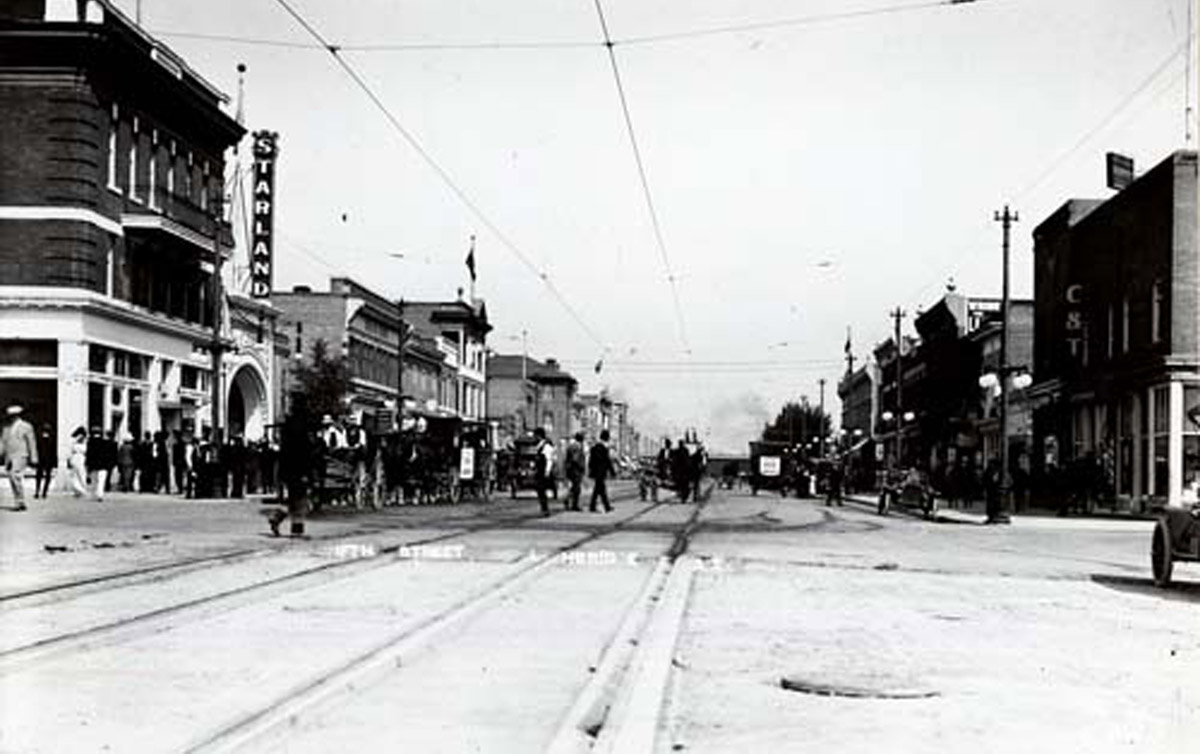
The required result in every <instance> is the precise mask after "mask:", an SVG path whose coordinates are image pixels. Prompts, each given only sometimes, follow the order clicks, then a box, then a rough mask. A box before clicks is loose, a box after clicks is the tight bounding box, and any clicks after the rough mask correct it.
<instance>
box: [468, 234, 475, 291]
mask: <svg viewBox="0 0 1200 754" xmlns="http://www.w3.org/2000/svg"><path fill="white" fill-rule="evenodd" d="M467 258H468V259H470V260H471V305H472V306H474V305H475V235H474V234H472V235H471V251H470V252H469V253H468V254H467Z"/></svg>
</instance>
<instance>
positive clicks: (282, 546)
mask: <svg viewBox="0 0 1200 754" xmlns="http://www.w3.org/2000/svg"><path fill="white" fill-rule="evenodd" d="M635 496H636V493H635V492H625V493H619V494H616V495H614V496H613V502H622V501H628V500H630V499H632V498H633V497H635ZM372 512H374V511H372ZM356 513H357V514H360V515H361V514H362V513H364V512H363V511H357V512H356ZM384 515H390V514H384ZM396 515H398V514H396ZM540 518H542V516H541V514H540V513H529V514H519V515H515V516H505V515H501V516H496V517H487V521H486V522H485V523H483V524H475V525H471V526H466V527H464V526H462V524H469V522H471V521H472V520H477V519H475V518H474V517H472V516H464V515H458V516H442V517H439V518H433V519H426V520H420V521H412V520H405V521H404V522H403V523H397V524H395V525H386V524H365V525H363V526H360V527H358V528H355V529H352V530H350V531H344V532H336V533H332V534H323V535H317V536H309V537H305V538H304V539H303V540H302V541H304V542H307V543H317V544H323V543H329V542H337V541H338V540H344V539H352V538H354V537H362V536H368V535H371V534H380V533H391V532H396V531H403V530H405V529H441V528H447V527H451V526H458V531H457V532H456V533H453V534H449V535H438V537H435V538H431V539H426V540H415V541H413V542H407V543H405V545H408V546H414V545H415V546H419V545H424V544H435V543H436V542H438V541H441V540H440V537H442V536H460V535H461V534H462V533H473V532H475V531H479V530H481V529H485V528H499V527H501V526H503V525H508V524H521V523H526V522H529V521H535V520H538V519H540ZM294 542H295V540H292V539H288V538H284V539H283V540H282V541H280V542H277V543H276V542H272V543H271V544H268V545H265V546H263V547H254V548H240V549H237V550H230V551H225V552H219V553H214V554H210V555H202V556H198V557H194V558H186V559H183V560H175V561H171V562H169V563H157V564H155V565H151V566H144V567H141V568H132V569H128V570H124V571H114V572H110V573H106V574H100V575H98V576H88V577H86V578H82V579H72V580H69V581H62V582H57V583H54V584H48V585H45V586H39V587H34V588H32V589H26V590H23V591H19V592H9V593H6V594H0V608H4V609H9V608H14V609H15V607H18V606H19V607H25V606H26V605H28V604H33V603H35V602H38V603H40V602H41V601H43V600H50V601H57V600H60V599H71V598H74V597H76V596H79V595H83V594H94V593H96V592H100V591H107V590H109V589H120V588H123V587H126V586H131V585H134V584H140V583H147V582H153V581H159V580H164V579H167V578H172V577H174V576H176V575H182V574H186V573H190V572H192V571H193V570H198V569H203V568H213V567H219V566H225V565H232V564H236V563H240V562H242V561H245V560H251V559H253V558H256V557H263V556H270V555H277V554H280V553H283V552H286V551H288V550H289V545H292V544H294ZM401 546H403V545H401ZM388 549H389V550H390V549H395V548H388ZM383 554H387V552H384V553H383Z"/></svg>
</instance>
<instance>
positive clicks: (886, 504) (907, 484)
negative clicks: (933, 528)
mask: <svg viewBox="0 0 1200 754" xmlns="http://www.w3.org/2000/svg"><path fill="white" fill-rule="evenodd" d="M894 507H903V508H915V509H917V510H919V511H921V513H922V514H923V515H924V516H925V518H926V519H929V520H932V519H933V518H934V517H935V516H936V515H937V510H938V499H937V494H936V493H935V492H934V489H933V487H932V486H931V485H930V484H929V480H928V479H927V478H926V477H925V475H924V474H922V473H921V472H920V471H918V470H917V469H908V470H907V471H894V472H891V473H890V474H888V476H887V478H886V479H885V480H884V484H883V487H882V489H881V490H880V492H879V506H878V509H877V512H878V513H879V515H881V516H886V515H887V514H888V513H889V512H890V511H891V509H892V508H894Z"/></svg>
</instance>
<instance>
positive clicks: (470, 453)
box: [458, 447, 475, 479]
mask: <svg viewBox="0 0 1200 754" xmlns="http://www.w3.org/2000/svg"><path fill="white" fill-rule="evenodd" d="M458 478H459V479H474V478H475V448H472V447H465V448H463V449H462V455H461V456H459V461H458Z"/></svg>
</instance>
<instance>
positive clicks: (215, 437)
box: [209, 189, 225, 444]
mask: <svg viewBox="0 0 1200 754" xmlns="http://www.w3.org/2000/svg"><path fill="white" fill-rule="evenodd" d="M223 199H224V197H223V196H222V195H221V190H220V189H218V190H216V191H213V192H212V197H211V201H210V204H209V209H210V210H211V211H212V229H213V260H212V264H213V274H212V283H211V291H212V318H213V321H212V343H211V344H210V345H211V348H212V376H211V380H210V381H211V382H212V385H211V387H212V441H213V442H214V443H218V444H219V443H220V442H221V441H222V437H221V424H222V423H223V422H222V421H221V299H222V298H224V296H225V291H224V288H223V286H222V285H221V205H222V203H223Z"/></svg>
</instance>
